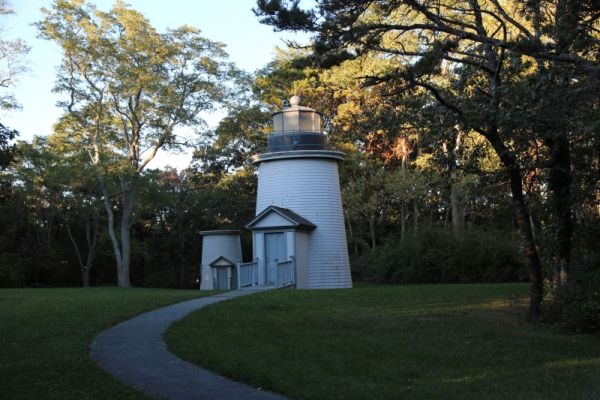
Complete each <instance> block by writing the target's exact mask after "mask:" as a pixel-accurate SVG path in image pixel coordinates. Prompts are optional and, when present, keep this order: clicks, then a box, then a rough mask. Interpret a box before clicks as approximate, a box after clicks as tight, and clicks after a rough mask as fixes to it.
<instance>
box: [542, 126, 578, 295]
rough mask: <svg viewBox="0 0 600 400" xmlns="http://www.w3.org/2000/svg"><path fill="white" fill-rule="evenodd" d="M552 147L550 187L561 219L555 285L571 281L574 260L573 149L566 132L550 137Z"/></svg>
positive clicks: (555, 209)
mask: <svg viewBox="0 0 600 400" xmlns="http://www.w3.org/2000/svg"><path fill="white" fill-rule="evenodd" d="M546 142H547V145H548V147H549V148H550V159H551V161H550V164H551V166H550V174H549V179H548V186H549V188H550V190H551V191H552V198H553V199H552V200H553V205H554V212H555V213H556V219H557V225H558V227H557V233H556V242H557V246H556V256H555V263H556V264H555V268H554V283H555V287H556V288H559V287H563V286H564V285H566V284H567V281H568V274H569V263H570V259H571V237H572V235H573V224H572V217H571V152H570V148H569V141H568V139H567V138H566V137H565V136H564V135H560V136H558V137H557V138H555V139H551V140H547V141H546Z"/></svg>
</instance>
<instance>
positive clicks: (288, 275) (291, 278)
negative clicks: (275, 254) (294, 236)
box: [277, 257, 296, 288]
mask: <svg viewBox="0 0 600 400" xmlns="http://www.w3.org/2000/svg"><path fill="white" fill-rule="evenodd" d="M295 264H296V261H295V260H294V258H293V257H290V259H289V260H286V261H282V262H278V263H277V287H279V288H281V287H286V286H292V285H294V284H295V283H296V265H295Z"/></svg>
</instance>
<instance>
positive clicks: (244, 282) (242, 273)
mask: <svg viewBox="0 0 600 400" xmlns="http://www.w3.org/2000/svg"><path fill="white" fill-rule="evenodd" d="M237 276H238V289H239V288H243V287H248V286H256V285H258V258H255V259H254V261H251V262H247V263H239V262H238V263H237Z"/></svg>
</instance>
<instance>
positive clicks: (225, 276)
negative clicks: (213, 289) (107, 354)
mask: <svg viewBox="0 0 600 400" xmlns="http://www.w3.org/2000/svg"><path fill="white" fill-rule="evenodd" d="M229 289H230V288H229V268H217V290H229Z"/></svg>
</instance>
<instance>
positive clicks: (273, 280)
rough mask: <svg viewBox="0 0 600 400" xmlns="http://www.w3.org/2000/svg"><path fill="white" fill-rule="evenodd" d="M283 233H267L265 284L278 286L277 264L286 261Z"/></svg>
mask: <svg viewBox="0 0 600 400" xmlns="http://www.w3.org/2000/svg"><path fill="white" fill-rule="evenodd" d="M283 235H284V234H283V232H278V233H265V264H266V276H265V283H266V284H268V285H275V284H277V263H278V262H280V261H284V260H285V240H284V236H283Z"/></svg>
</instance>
